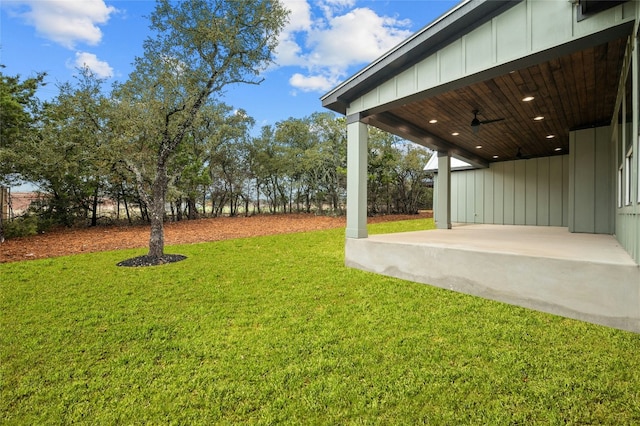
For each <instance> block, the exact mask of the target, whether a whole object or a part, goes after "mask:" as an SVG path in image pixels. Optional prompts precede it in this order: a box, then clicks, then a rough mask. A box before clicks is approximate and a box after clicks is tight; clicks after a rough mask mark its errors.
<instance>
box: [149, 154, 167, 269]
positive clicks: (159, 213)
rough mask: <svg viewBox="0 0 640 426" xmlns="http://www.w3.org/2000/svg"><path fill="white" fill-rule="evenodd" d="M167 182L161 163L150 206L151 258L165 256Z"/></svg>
mask: <svg viewBox="0 0 640 426" xmlns="http://www.w3.org/2000/svg"><path fill="white" fill-rule="evenodd" d="M167 180H168V178H167V169H166V166H165V165H164V164H162V163H159V164H158V166H157V170H156V178H155V179H154V181H153V197H152V199H151V206H150V207H151V209H150V219H151V235H150V237H149V256H150V257H155V258H159V257H162V256H163V255H164V197H165V189H166V187H167Z"/></svg>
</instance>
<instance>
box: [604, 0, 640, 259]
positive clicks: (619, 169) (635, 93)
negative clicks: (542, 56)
mask: <svg viewBox="0 0 640 426" xmlns="http://www.w3.org/2000/svg"><path fill="white" fill-rule="evenodd" d="M636 13H637V18H636V26H635V30H634V34H635V40H634V41H635V43H630V45H629V52H628V53H629V54H628V56H627V59H628V61H629V62H628V63H627V67H628V68H627V74H626V78H621V87H620V90H619V93H618V105H617V109H616V111H617V114H615V117H614V120H613V123H614V124H613V131H612V132H611V139H612V141H613V142H612V145H613V147H612V150H611V151H612V153H613V156H614V161H613V167H614V172H615V173H616V174H617V179H616V195H615V200H614V201H613V205H614V206H615V235H616V239H617V240H618V241H619V242H620V245H622V247H624V249H625V250H626V251H627V252H628V253H629V254H630V255H631V257H632V258H633V259H634V260H635V262H636V263H637V264H639V265H640V75H639V74H640V52H639V50H640V47H639V46H638V43H639V42H640V32H639V31H640V30H639V29H638V28H639V25H640V24H639V22H640V8H638V9H637V11H636ZM624 75H625V74H624V71H623V76H624ZM625 80H626V84H625ZM629 83H630V84H629ZM629 89H630V92H629ZM629 107H630V109H631V110H630V111H628V110H627V109H628V108H629ZM623 122H624V124H622V123H623ZM629 155H631V158H630V160H631V161H627V157H628V156H629Z"/></svg>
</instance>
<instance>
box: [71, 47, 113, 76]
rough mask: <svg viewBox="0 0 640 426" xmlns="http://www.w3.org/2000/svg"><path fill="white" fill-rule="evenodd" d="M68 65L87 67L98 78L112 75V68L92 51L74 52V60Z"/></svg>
mask: <svg viewBox="0 0 640 426" xmlns="http://www.w3.org/2000/svg"><path fill="white" fill-rule="evenodd" d="M70 66H72V68H84V67H88V68H89V69H90V70H91V71H93V73H94V74H95V75H96V76H97V77H98V78H110V77H113V68H111V66H110V65H109V64H108V63H107V62H105V61H101V60H99V59H98V57H97V56H96V55H94V54H93V53H88V52H76V60H75V61H74V62H73V63H72V64H70Z"/></svg>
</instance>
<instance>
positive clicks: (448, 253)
mask: <svg viewBox="0 0 640 426" xmlns="http://www.w3.org/2000/svg"><path fill="white" fill-rule="evenodd" d="M346 259H347V260H346V264H347V266H351V267H354V268H358V269H363V270H366V271H370V272H375V273H378V274H382V275H388V276H392V277H396V278H402V279H406V280H410V281H415V282H420V283H425V284H430V285H434V286H437V287H441V288H445V289H448V290H453V291H457V292H461V293H467V294H471V295H475V296H480V297H484V298H487V299H492V300H498V301H502V302H506V303H511V304H514V305H518V306H523V307H527V308H531V309H536V310H540V311H543V312H548V313H552V314H557V315H562V316H566V317H569V318H575V319H580V320H584V321H588V322H593V323H597V324H603V325H607V326H611V327H615V328H621V329H625V330H630V331H639V330H640V286H639V283H640V272H639V270H638V265H636V263H635V262H634V260H633V259H632V258H631V256H629V254H628V253H627V252H626V251H625V250H624V249H623V248H622V247H621V246H620V244H619V243H618V241H617V240H616V239H615V238H614V237H613V236H611V235H604V234H584V233H570V232H569V231H568V229H567V228H564V227H555V226H549V227H537V226H517V225H485V224H454V226H453V227H452V228H451V229H450V230H441V229H435V230H430V231H417V232H405V233H396V234H384V235H372V236H369V237H368V238H366V239H347V244H346Z"/></svg>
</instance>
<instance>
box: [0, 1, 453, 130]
mask: <svg viewBox="0 0 640 426" xmlns="http://www.w3.org/2000/svg"><path fill="white" fill-rule="evenodd" d="M458 3H459V1H450V0H284V4H285V5H286V7H287V8H289V9H290V10H291V15H290V22H289V24H288V25H287V27H286V28H285V30H284V31H283V33H282V34H281V37H280V45H279V47H278V51H277V52H276V61H277V65H275V66H273V67H271V68H270V69H269V70H268V71H266V72H265V73H264V75H263V77H264V78H265V80H264V82H263V83H262V84H261V85H260V86H253V85H250V86H247V85H245V86H234V87H230V88H229V89H228V90H227V93H226V94H225V96H224V98H222V99H221V100H222V101H223V102H225V103H227V104H229V105H232V106H233V107H234V108H243V109H245V110H246V111H247V112H248V114H249V115H250V116H252V117H253V118H254V119H255V120H256V127H257V128H259V127H261V126H263V125H266V124H275V123H276V122H278V121H281V120H285V119H287V118H289V117H294V118H301V117H304V116H307V115H310V114H312V113H313V112H317V111H323V108H322V105H321V103H320V100H319V98H320V96H322V95H323V94H324V93H326V92H327V91H329V90H330V89H332V88H333V87H335V86H336V85H337V84H339V83H340V82H342V81H344V80H345V79H347V78H348V77H349V76H351V75H353V74H354V73H356V72H357V71H358V70H360V69H361V68H363V67H364V66H366V65H367V64H368V63H369V62H371V61H373V60H374V59H376V58H378V57H379V56H381V55H382V54H384V53H385V52H386V51H388V50H389V49H391V48H392V47H393V46H395V45H397V44H398V43H399V42H401V41H403V40H404V39H406V38H407V37H408V36H409V35H411V34H412V33H414V32H415V31H417V30H419V29H420V28H422V27H423V26H425V25H427V24H429V23H431V22H432V21H433V20H435V19H436V18H438V17H439V16H441V15H442V14H443V13H445V12H447V11H448V10H449V9H451V8H452V7H454V6H455V5H456V4H458ZM153 8H154V2H153V1H149V0H137V1H125V0H118V1H110V0H2V3H0V14H1V15H0V19H1V21H0V63H1V64H3V65H5V66H6V68H5V69H4V70H3V72H4V73H5V74H9V75H15V74H20V75H21V76H23V77H28V76H32V75H34V74H35V73H37V72H42V71H45V72H47V73H48V77H47V82H48V85H47V87H45V88H43V89H42V90H41V92H39V97H40V98H41V99H48V98H51V97H53V96H55V95H56V94H57V89H56V84H58V83H62V82H66V81H71V80H72V79H73V74H74V73H75V72H76V68H77V67H79V66H82V65H83V64H86V65H87V66H89V67H90V68H91V69H92V70H93V71H94V72H95V73H96V74H97V75H99V76H101V77H102V78H104V79H105V80H106V82H107V84H108V85H110V84H111V83H112V82H114V81H124V80H126V79H127V76H128V74H129V73H130V72H131V70H132V66H131V64H132V63H133V60H134V58H135V57H136V56H140V55H142V53H143V51H142V43H143V41H144V40H145V39H146V38H147V36H148V35H149V31H148V21H147V19H146V16H148V15H149V14H150V13H151V11H152V10H153Z"/></svg>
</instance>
